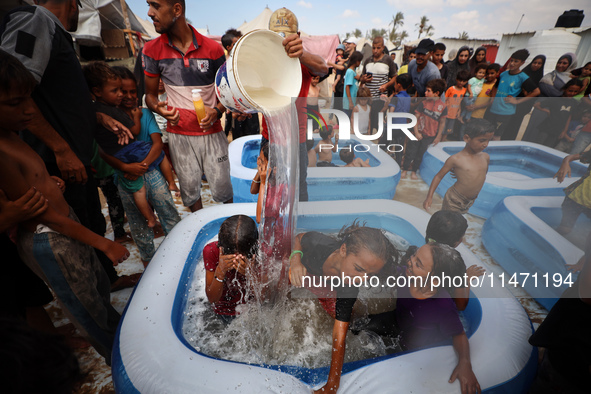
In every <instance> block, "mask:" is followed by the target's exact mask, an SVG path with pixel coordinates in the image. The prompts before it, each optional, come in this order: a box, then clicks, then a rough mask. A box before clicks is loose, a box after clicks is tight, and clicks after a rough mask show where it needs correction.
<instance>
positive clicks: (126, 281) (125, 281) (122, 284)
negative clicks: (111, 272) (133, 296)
mask: <svg viewBox="0 0 591 394" xmlns="http://www.w3.org/2000/svg"><path fill="white" fill-rule="evenodd" d="M141 277H142V274H141V273H138V274H131V275H123V276H120V277H119V279H117V280H116V281H115V283H113V284H112V285H111V293H112V292H114V291H119V290H123V289H126V288H128V287H134V286H135V285H137V282H139V280H140V278H141Z"/></svg>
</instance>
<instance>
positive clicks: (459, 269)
mask: <svg viewBox="0 0 591 394" xmlns="http://www.w3.org/2000/svg"><path fill="white" fill-rule="evenodd" d="M428 245H429V246H430V247H431V255H432V256H433V269H432V270H431V275H430V276H431V277H432V278H433V277H436V278H439V279H440V280H441V287H440V288H442V289H444V290H445V291H447V292H448V293H449V294H450V295H452V294H453V291H454V287H453V278H455V277H457V276H464V274H465V273H466V263H464V259H463V258H462V255H461V254H460V252H458V251H457V250H456V249H454V248H452V247H451V246H449V245H446V244H442V243H439V242H429V244H428ZM444 275H445V276H448V277H451V278H452V281H451V282H452V283H449V281H443V277H444ZM431 283H433V282H431Z"/></svg>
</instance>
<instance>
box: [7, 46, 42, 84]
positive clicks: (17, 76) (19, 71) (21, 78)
mask: <svg viewBox="0 0 591 394" xmlns="http://www.w3.org/2000/svg"><path fill="white" fill-rule="evenodd" d="M36 85H37V81H36V80H35V78H34V77H33V74H31V73H30V72H29V70H27V69H26V68H25V66H23V64H22V63H21V62H20V61H19V60H18V59H17V58H16V57H14V56H12V55H11V54H9V53H7V52H4V51H3V50H1V49H0V94H10V93H11V92H15V91H18V92H22V93H31V92H32V91H33V89H34V88H35V86H36Z"/></svg>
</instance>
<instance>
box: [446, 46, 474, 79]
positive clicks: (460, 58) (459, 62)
mask: <svg viewBox="0 0 591 394" xmlns="http://www.w3.org/2000/svg"><path fill="white" fill-rule="evenodd" d="M469 58H470V48H468V47H467V46H463V47H461V48H460V49H458V54H457V56H456V58H455V59H454V60H452V61H451V62H449V63H448V64H447V79H446V81H445V83H446V84H447V87H448V88H449V87H450V86H453V85H455V84H456V76H457V75H458V72H459V71H460V70H468V71H470V66H469V65H468V59H469Z"/></svg>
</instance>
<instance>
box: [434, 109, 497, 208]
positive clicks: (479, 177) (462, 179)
mask: <svg viewBox="0 0 591 394" xmlns="http://www.w3.org/2000/svg"><path fill="white" fill-rule="evenodd" d="M493 137H494V127H493V126H492V124H490V123H489V122H488V121H486V120H484V119H472V120H470V122H468V125H467V127H466V134H465V135H464V141H465V142H466V146H465V147H464V149H462V150H461V151H460V152H458V153H456V154H455V155H453V156H451V157H450V158H449V159H447V161H446V162H445V164H444V165H443V168H441V170H440V171H439V172H438V173H437V175H435V177H434V178H433V181H432V182H431V186H430V187H429V192H428V193H427V198H426V199H425V201H424V202H423V208H425V210H427V211H428V210H429V209H430V208H431V202H432V200H433V193H435V190H436V189H437V186H439V182H441V180H442V179H443V177H444V176H445V174H447V173H448V172H450V171H452V172H453V174H455V177H456V178H457V181H456V183H455V184H454V185H453V186H451V187H450V188H449V189H448V190H447V193H445V197H444V198H443V205H442V207H441V209H445V210H449V211H455V212H459V213H461V214H464V213H467V212H468V209H470V207H471V206H472V204H474V200H476V197H478V193H480V189H482V186H483V185H484V181H485V180H486V173H487V172H488V165H489V163H490V157H489V155H488V153H485V152H483V151H484V149H486V147H487V146H488V143H489V142H490V140H491V139H492V138H493Z"/></svg>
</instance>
